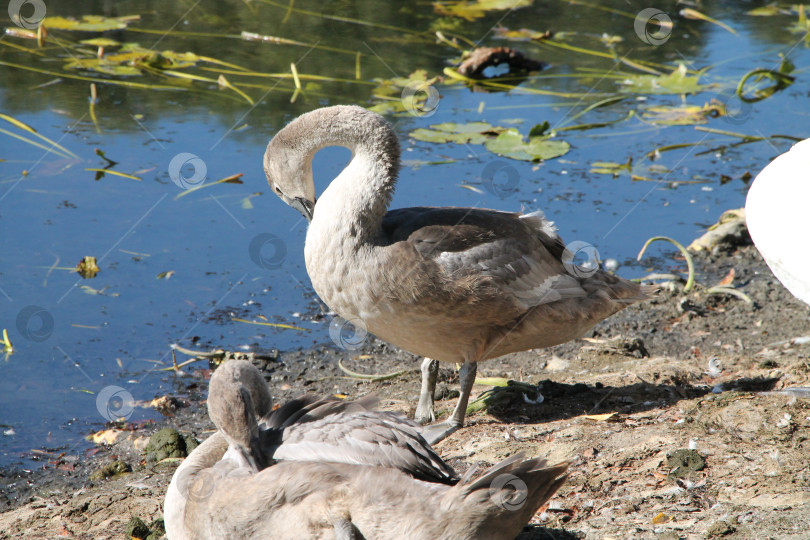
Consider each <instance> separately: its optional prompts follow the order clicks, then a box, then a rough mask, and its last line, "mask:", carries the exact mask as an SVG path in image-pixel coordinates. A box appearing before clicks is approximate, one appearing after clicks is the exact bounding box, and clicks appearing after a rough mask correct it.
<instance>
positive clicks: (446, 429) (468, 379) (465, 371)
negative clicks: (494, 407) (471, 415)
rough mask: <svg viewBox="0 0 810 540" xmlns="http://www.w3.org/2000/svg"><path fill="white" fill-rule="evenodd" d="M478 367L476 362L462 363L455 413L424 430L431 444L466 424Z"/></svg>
mask: <svg viewBox="0 0 810 540" xmlns="http://www.w3.org/2000/svg"><path fill="white" fill-rule="evenodd" d="M477 369H478V365H477V364H476V363H475V362H465V363H464V364H462V365H461V369H460V370H459V371H458V378H459V382H460V383H461V395H459V396H458V403H456V408H455V409H453V414H451V415H450V418H448V419H447V420H445V421H444V422H441V423H439V424H433V425H432V426H427V427H426V428H424V429H423V430H422V436H423V437H424V438H425V440H426V441H427V442H428V443H429V444H431V445H433V444H436V443H437V442H439V441H441V440H442V439H444V438H445V437H447V436H448V435H450V434H451V433H453V432H454V431H456V430H457V429H458V428H460V427H461V426H463V425H464V416H465V415H466V414H467V404H468V403H469V401H470V394H471V393H472V387H473V384H474V383H475V372H476V371H477Z"/></svg>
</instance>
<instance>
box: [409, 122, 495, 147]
mask: <svg viewBox="0 0 810 540" xmlns="http://www.w3.org/2000/svg"><path fill="white" fill-rule="evenodd" d="M502 129H503V128H496V127H494V126H492V125H490V124H488V123H486V122H470V123H468V124H457V123H455V122H447V123H444V124H436V125H433V126H430V128H429V129H428V128H419V129H415V130H413V131H411V133H410V136H411V137H412V138H414V139H416V140H417V141H425V142H436V143H444V142H454V143H459V144H464V143H472V144H483V143H484V141H486V140H487V133H490V134H492V133H493V132H497V131H500V130H502ZM495 130H497V131H495Z"/></svg>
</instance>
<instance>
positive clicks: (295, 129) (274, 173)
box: [264, 110, 320, 221]
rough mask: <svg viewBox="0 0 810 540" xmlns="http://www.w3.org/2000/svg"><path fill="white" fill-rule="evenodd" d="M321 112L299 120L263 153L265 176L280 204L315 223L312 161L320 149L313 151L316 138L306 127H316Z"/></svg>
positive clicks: (281, 132)
mask: <svg viewBox="0 0 810 540" xmlns="http://www.w3.org/2000/svg"><path fill="white" fill-rule="evenodd" d="M318 114H319V113H318V110H315V111H312V112H309V113H307V114H304V115H302V116H300V117H299V118H296V119H295V120H293V121H292V122H291V123H290V124H289V125H287V126H286V127H285V128H284V129H282V130H281V131H279V132H278V133H277V134H276V136H275V137H273V139H272V140H271V141H270V143H268V145H267V150H265V152H264V174H265V176H266V177H267V183H268V184H270V189H272V190H273V192H274V193H275V194H276V195H278V196H279V197H280V198H281V200H283V201H284V202H285V203H287V204H288V205H290V206H291V207H293V208H295V209H296V210H298V211H299V212H301V213H302V214H303V215H304V217H305V218H307V221H312V215H313V213H314V211H315V182H314V180H313V178H312V157H313V156H314V154H315V152H317V151H318V150H319V149H320V148H319V147H314V146H313V143H315V142H316V141H314V140H313V138H314V137H315V135H316V134H314V133H311V132H310V131H309V130H308V129H307V126H309V125H311V124H317V122H313V121H314V120H316V119H315V118H314V117H315V116H317V115H318Z"/></svg>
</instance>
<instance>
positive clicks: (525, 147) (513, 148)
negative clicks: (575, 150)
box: [484, 128, 571, 161]
mask: <svg viewBox="0 0 810 540" xmlns="http://www.w3.org/2000/svg"><path fill="white" fill-rule="evenodd" d="M484 146H485V147H486V149H487V150H489V151H490V152H492V153H494V154H498V155H501V156H503V157H508V158H512V159H519V160H522V161H542V160H546V159H553V158H556V157H560V156H562V155H564V154H566V153H568V151H569V150H570V149H571V145H570V144H568V143H567V142H565V141H558V140H551V139H550V138H548V137H533V138H530V139H529V142H523V135H521V134H520V132H519V131H518V130H516V129H514V128H509V129H507V130H506V131H504V132H502V133H501V134H500V135H498V136H497V137H496V138H494V139H488V140H487V141H485V142H484Z"/></svg>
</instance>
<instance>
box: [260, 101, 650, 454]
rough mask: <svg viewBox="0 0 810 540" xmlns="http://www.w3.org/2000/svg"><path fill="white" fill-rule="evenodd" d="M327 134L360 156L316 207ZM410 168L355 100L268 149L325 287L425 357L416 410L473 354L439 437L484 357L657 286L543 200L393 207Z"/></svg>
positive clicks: (427, 415) (312, 268)
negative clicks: (574, 244) (584, 255)
mask: <svg viewBox="0 0 810 540" xmlns="http://www.w3.org/2000/svg"><path fill="white" fill-rule="evenodd" d="M326 146H345V147H347V148H349V149H350V150H351V151H352V153H353V156H352V160H351V161H350V162H349V164H348V165H347V166H346V168H345V169H344V170H343V171H342V172H341V173H340V175H338V177H337V178H335V179H334V180H333V181H332V183H331V184H330V185H329V187H327V188H326V190H325V191H324V192H323V194H322V195H321V196H320V198H319V199H318V204H317V206H316V204H315V187H314V184H313V178H312V158H313V156H314V155H315V153H316V152H317V151H318V150H320V149H322V148H324V147H326ZM399 167H400V149H399V142H398V140H397V137H396V134H395V133H394V131H393V129H392V128H391V126H390V124H389V123H388V122H387V121H386V120H385V119H384V118H383V117H381V116H380V115H378V114H375V113H373V112H370V111H368V110H366V109H363V108H361V107H352V106H336V107H327V108H323V109H317V110H315V111H312V112H309V113H306V114H304V115H302V116H300V117H299V118H297V119H296V120H294V121H293V122H291V123H290V124H289V125H288V126H286V127H285V128H284V129H282V130H281V131H279V132H278V134H276V136H275V137H274V138H273V139H272V140H271V141H270V143H269V144H268V145H267V151H266V152H265V155H264V170H265V174H266V175H267V181H268V182H269V184H270V187H271V189H272V190H273V191H274V192H275V193H276V194H277V195H278V196H279V197H281V198H282V199H283V200H284V202H286V203H287V204H289V205H290V206H292V207H293V208H295V209H297V210H299V211H300V212H301V213H302V214H303V215H304V216H305V217H306V218H307V219H308V220H310V223H309V229H308V231H307V237H306V245H305V248H304V254H305V257H306V267H307V272H308V273H309V276H310V278H311V280H312V285H313V287H314V288H315V291H316V292H317V293H318V295H320V297H321V298H322V299H323V301H324V302H326V304H327V305H328V306H329V307H330V308H331V309H332V310H334V311H335V312H336V313H338V314H339V315H340V316H341V317H343V318H344V319H346V320H347V321H350V322H351V323H352V324H354V325H357V326H361V327H364V328H365V329H366V330H367V331H369V332H371V333H373V334H375V335H377V336H378V337H380V338H381V339H384V340H386V341H388V342H390V343H393V344H394V345H397V346H398V347H401V348H403V349H405V350H407V351H410V352H412V353H415V354H418V355H422V356H425V357H426V358H425V361H424V362H423V364H422V392H421V395H420V399H419V404H418V406H417V409H416V419H417V420H418V421H420V422H422V423H426V422H429V421H432V420H434V419H435V416H434V412H433V394H434V391H435V385H436V373H437V368H438V366H437V364H436V362H435V361H434V360H440V361H443V362H457V363H461V364H462V366H461V371H460V373H459V377H460V380H461V395H460V397H459V400H458V403H457V405H456V407H455V410H454V411H453V413H452V414H451V416H450V418H449V419H448V420H447V421H446V422H445V423H444V424H438V425H434V426H431V427H430V428H428V429H427V430H426V431H425V437H426V438H427V440H428V441H429V442H431V443H435V442H437V441H439V440H441V439H443V438H444V437H445V436H447V435H448V434H449V433H452V432H453V431H454V430H455V429H457V428H458V427H460V426H461V425H462V424H463V422H464V415H465V412H466V408H467V403H468V400H469V397H470V392H471V390H472V386H473V382H474V381H475V372H476V362H479V361H482V360H487V359H490V358H496V357H498V356H503V355H505V354H508V353H511V352H517V351H523V350H527V349H534V348H540V347H549V346H551V345H557V344H559V343H564V342H566V341H569V340H571V339H574V338H577V337H580V336H582V335H583V334H584V333H585V332H586V331H588V330H589V329H590V328H591V327H593V326H594V325H595V324H596V323H598V322H599V321H601V320H602V319H604V318H605V317H607V316H609V315H611V314H613V313H615V312H617V311H619V310H621V309H623V308H624V307H626V306H628V305H629V304H631V303H633V302H636V301H638V300H641V299H644V298H646V297H647V296H648V294H649V293H650V292H651V290H652V289H650V288H646V287H644V286H639V285H637V284H635V283H633V282H630V281H626V280H624V279H621V278H618V277H615V276H613V275H611V274H609V273H607V272H604V271H602V270H598V269H595V268H594V269H588V268H582V267H579V266H577V265H576V264H575V263H574V260H573V259H574V255H573V253H572V252H571V251H570V250H568V249H566V247H565V245H564V244H563V241H562V239H561V238H560V237H559V236H558V235H557V233H556V232H555V228H554V226H553V224H552V223H551V222H549V221H547V220H546V219H545V218H544V217H543V214H542V213H540V212H535V213H531V214H524V215H521V214H515V213H510V212H499V211H496V210H483V209H477V208H429V207H420V208H403V209H399V210H392V211H388V205H389V202H390V200H391V196H392V195H393V192H394V186H395V183H396V180H397V174H398V172H399ZM431 359H434V360H431Z"/></svg>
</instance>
